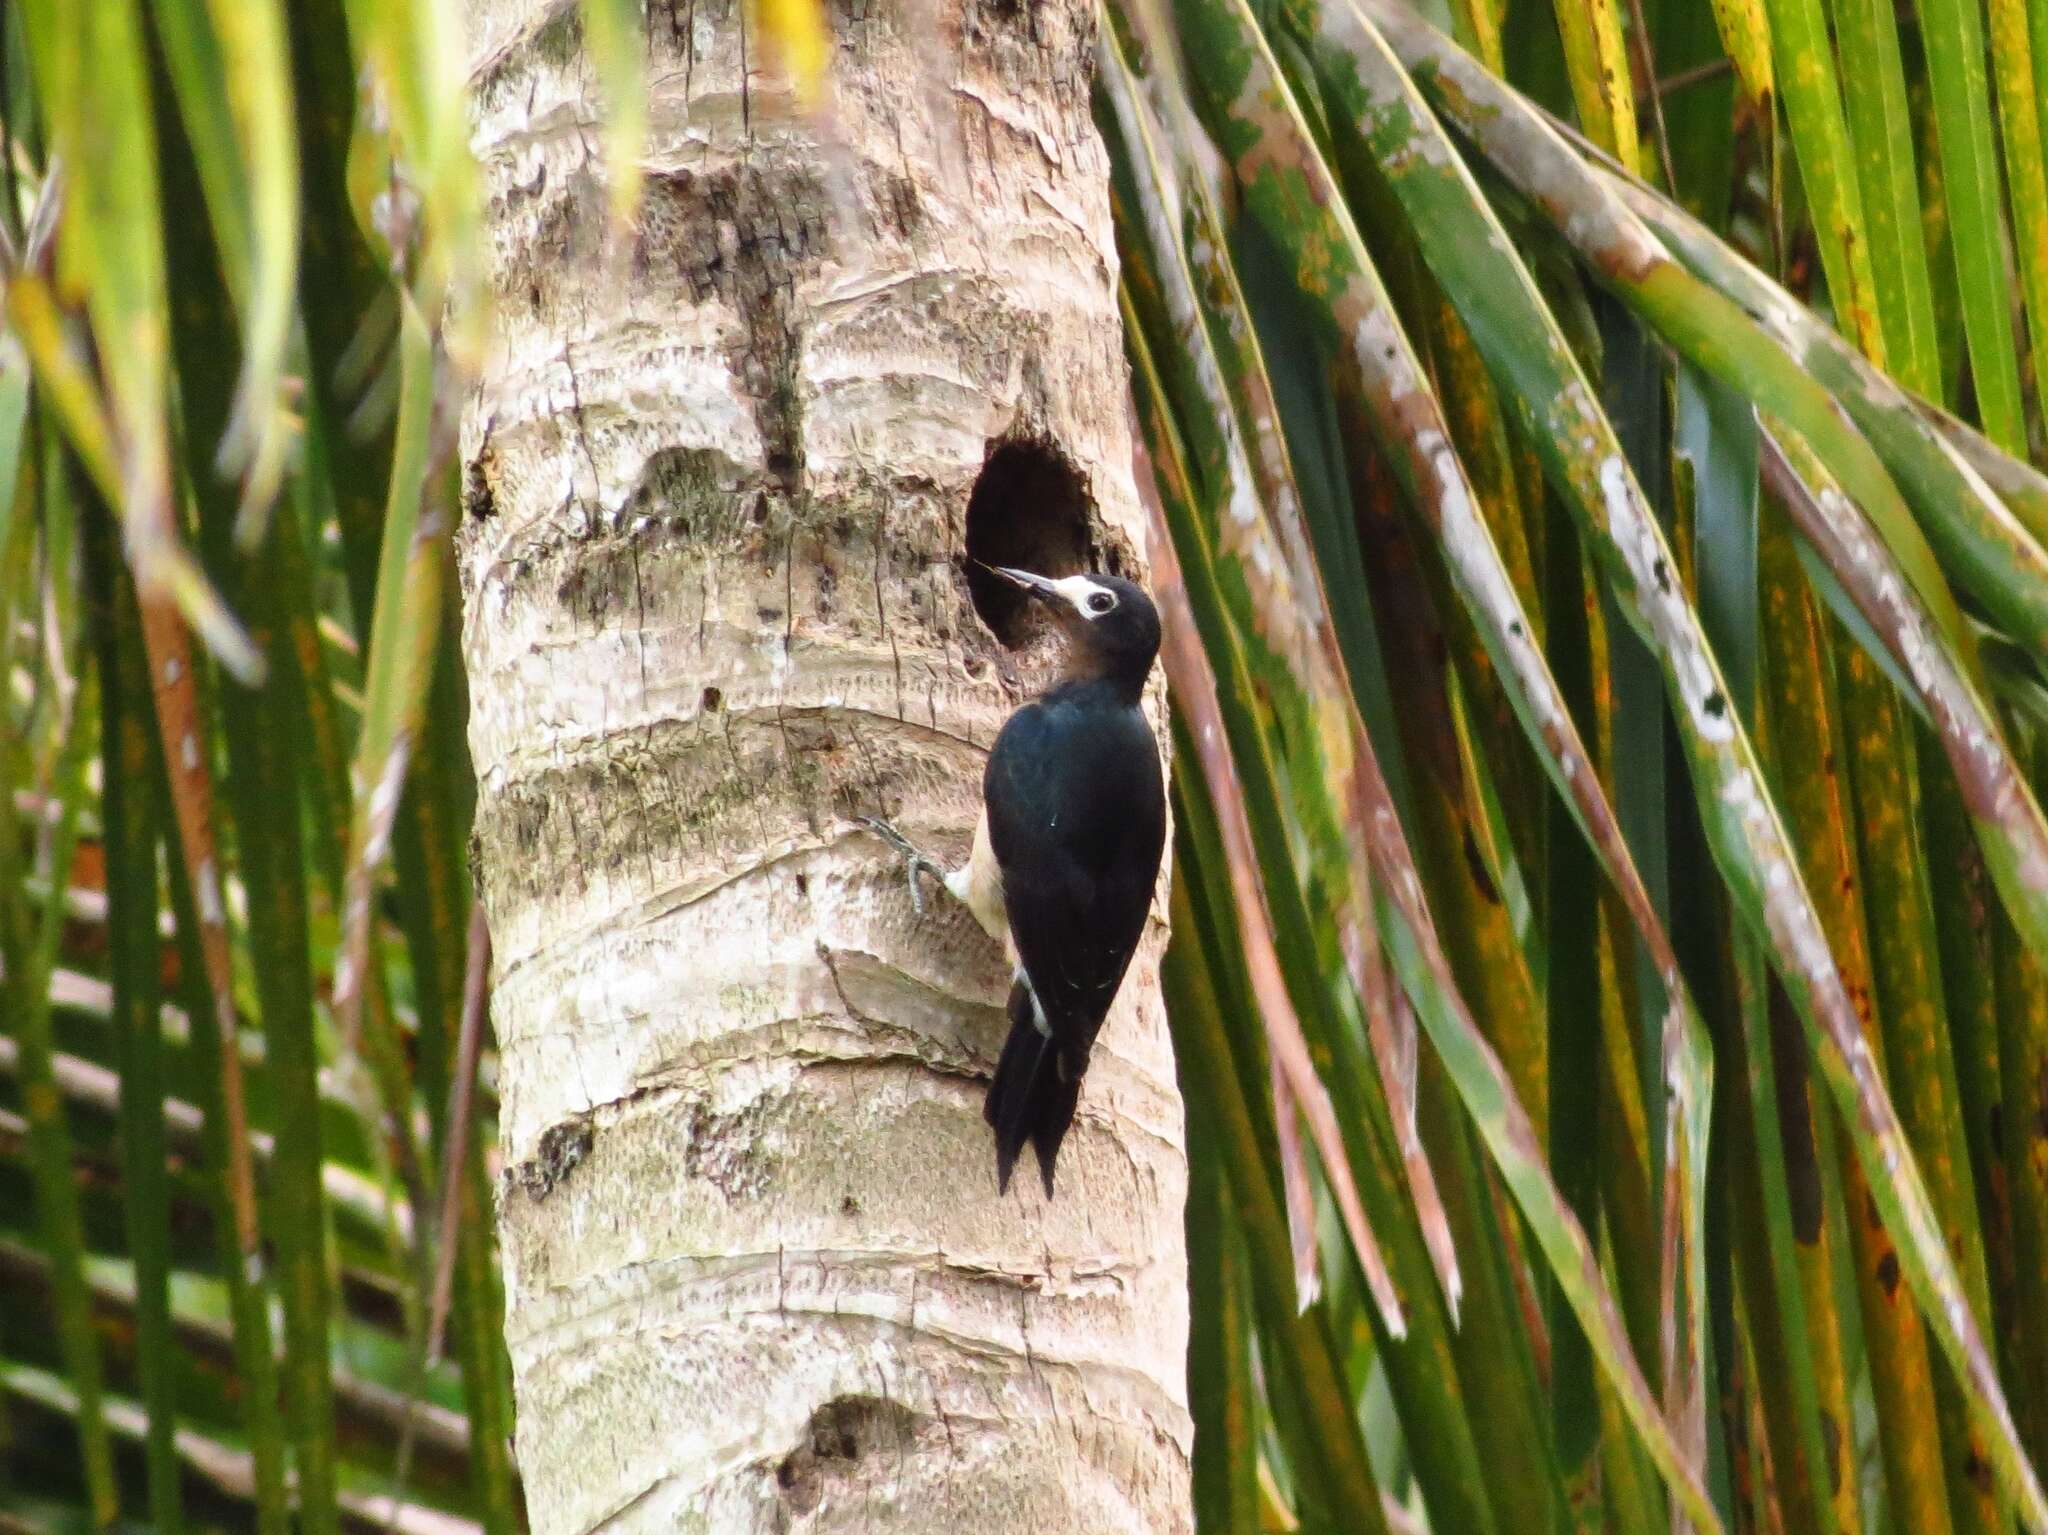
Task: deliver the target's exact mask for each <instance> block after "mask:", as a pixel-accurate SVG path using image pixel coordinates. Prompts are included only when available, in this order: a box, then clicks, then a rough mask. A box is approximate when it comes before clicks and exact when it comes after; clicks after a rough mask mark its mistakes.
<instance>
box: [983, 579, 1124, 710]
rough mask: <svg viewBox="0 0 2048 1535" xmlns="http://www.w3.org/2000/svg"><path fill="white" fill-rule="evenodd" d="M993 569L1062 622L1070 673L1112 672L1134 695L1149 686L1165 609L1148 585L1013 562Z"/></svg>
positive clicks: (1106, 674)
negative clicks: (1049, 572) (1047, 572)
mask: <svg viewBox="0 0 2048 1535" xmlns="http://www.w3.org/2000/svg"><path fill="white" fill-rule="evenodd" d="M988 569H989V570H991V571H993V572H994V573H995V574H996V575H998V576H1000V577H1002V578H1003V579H1004V580H1005V581H1008V582H1010V583H1011V584H1012V585H1015V586H1018V587H1021V588H1022V589H1023V590H1024V591H1025V592H1027V593H1029V594H1030V595H1031V596H1032V597H1033V598H1034V599H1036V600H1037V601H1038V603H1039V604H1040V605H1041V606H1043V607H1044V609H1045V611H1046V612H1047V613H1048V614H1049V615H1050V616H1051V617H1052V620H1053V622H1054V623H1055V624H1057V625H1058V626H1059V629H1060V632H1061V633H1062V634H1064V635H1065V636H1066V637H1067V675H1068V676H1069V677H1108V678H1111V679H1113V680H1115V681H1117V682H1121V683H1124V684H1125V685H1127V686H1128V687H1129V689H1130V690H1131V693H1132V694H1133V696H1135V695H1136V693H1137V692H1138V690H1139V689H1140V688H1142V687H1144V685H1145V678H1146V676H1147V675H1148V674H1149V673H1150V672H1151V670H1152V662H1153V659H1154V658H1155V657H1156V656H1157V655H1158V654H1159V610H1158V609H1157V608H1155V607H1153V606H1152V599H1151V598H1150V597H1148V596H1146V595H1145V589H1144V588H1143V587H1142V586H1139V585H1137V584H1136V583H1135V582H1132V581H1126V580H1125V579H1124V578H1123V577H1122V576H1106V575H1102V574H1100V573H1099V572H1094V571H1091V572H1089V573H1087V574H1085V575H1079V576H1061V577H1059V578H1058V579H1054V578H1053V577H1051V576H1041V575H1038V574H1036V573H1035V572H1032V571H1029V570H1014V569H1012V568H1011V567H1009V566H1007V565H990V566H989V567H988Z"/></svg>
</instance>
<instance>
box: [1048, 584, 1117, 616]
mask: <svg viewBox="0 0 2048 1535" xmlns="http://www.w3.org/2000/svg"><path fill="white" fill-rule="evenodd" d="M1052 589H1053V590H1054V591H1056V592H1058V593H1059V594H1060V600H1061V601H1063V602H1065V603H1067V604H1068V605H1069V606H1071V607H1072V608H1073V610H1074V611H1075V612H1076V613H1079V614H1080V615H1081V616H1082V617H1083V618H1100V617H1102V615H1103V614H1105V613H1114V612H1115V611H1116V604H1117V596H1116V593H1115V592H1114V591H1112V590H1111V589H1110V588H1109V587H1106V586H1104V585H1103V584H1102V583H1101V582H1100V581H1091V580H1089V579H1088V577H1086V576H1065V577H1062V578H1061V579H1060V580H1058V581H1055V582H1053V584H1052ZM1090 598H1096V599H1098V600H1096V601H1095V602H1093V603H1091V602H1090V601H1089V599H1090ZM1100 599H1107V600H1106V601H1104V600H1100Z"/></svg>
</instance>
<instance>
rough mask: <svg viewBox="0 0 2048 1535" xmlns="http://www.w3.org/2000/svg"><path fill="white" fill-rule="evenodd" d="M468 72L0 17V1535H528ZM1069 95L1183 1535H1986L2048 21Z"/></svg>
mask: <svg viewBox="0 0 2048 1535" xmlns="http://www.w3.org/2000/svg"><path fill="white" fill-rule="evenodd" d="M288 12H289V14H287V13H288ZM459 12H460V7H459V6H458V5H457V4H456V3H455V0H427V3H414V0H346V3H343V0H300V3H297V4H294V5H292V6H290V7H286V6H285V5H283V4H282V3H281V0H234V3H225V0H223V3H213V4H201V3H199V0H96V3H94V4H90V5H77V4H72V3H68V0H10V3H9V4H7V5H6V7H5V9H4V23H0V49H4V57H0V125H4V129H5V135H6V138H5V144H4V146H0V147H4V150H5V163H4V165H0V186H4V197H0V229H4V231H5V236H6V238H5V242H4V246H0V262H4V264H5V278H6V322H7V323H6V330H5V333H4V336H0V677H4V680H5V683H6V688H5V694H4V698H0V709H4V711H5V715H4V721H5V723H4V728H0V805H4V806H5V807H6V809H7V813H8V815H9V817H10V819H9V822H8V824H7V828H6V830H7V834H6V835H0V971H4V980H0V1018H4V1030H0V1282H4V1287H5V1292H6V1295H7V1298H8V1303H7V1304H6V1305H4V1306H0V1528H17V1527H18V1528H24V1529H26V1528H37V1529H41V1528H48V1527H72V1526H90V1525H100V1526H106V1525H112V1524H114V1523H117V1522H127V1523H130V1524H134V1525H138V1526H140V1525H150V1526H154V1527H157V1528H161V1529H164V1530H172V1529H176V1528H179V1527H182V1526H185V1525H191V1526H195V1527H225V1528H245V1527H252V1526H253V1527H257V1528H260V1529H263V1530H266V1531H269V1530H281V1529H283V1528H285V1527H286V1526H287V1525H288V1524H289V1523H291V1522H292V1521H293V1520H294V1519H296V1520H297V1521H298V1522H299V1523H301V1524H302V1525H304V1526H305V1527H307V1528H309V1529H332V1528H337V1527H339V1526H341V1525H344V1524H348V1525H362V1526H369V1525H378V1526H389V1527H396V1528H401V1529H410V1530H420V1531H444V1530H445V1531H454V1530H458V1529H468V1528H473V1527H482V1528H486V1529H490V1530H493V1531H497V1530H508V1529H513V1528H516V1527H517V1525H518V1523H519V1512H518V1497H517V1491H516V1487H515V1485H514V1480H513V1469H512V1466H511V1464H510V1460H509V1455H508V1449H507V1433H508V1428H509V1419H510V1406H509V1399H508V1393H507V1390H506V1385H505V1371H504V1367H503V1361H502V1358H501V1349H500V1344H499V1341H498V1319H497V1304H498V1302H497V1297H496V1295H495V1293H494V1286H495V1282H496V1281H495V1275H494V1265H493V1260H492V1257H491V1254H490V1252H489V1245H488V1244H489V1221H488V1209H489V1206H488V1200H489V1186H488V1182H487V1175H486V1168H487V1166H488V1160H489V1146H490V1141H491V1128H490V1127H491V1116H492V1095H491V1069H490V1052H489V1051H488V1049H485V1048H482V1035H483V1032H484V1031H483V1030H482V1029H481V1027H480V1024H481V1006H480V1001H481V985H480V976H481V975H482V973H483V956H484V953H485V950H486V947H487V939H486V938H485V936H484V935H483V933H482V932H481V929H480V927H479V926H477V925H476V924H473V923H472V920H471V915H472V914H471V911H470V904H471V903H470V886H469V879H468V874H467V870H466V867H465V856H466V845H465V844H466V832H467V822H468V805H469V794H470V788H469V768H468V763H467V759H466V756H465V753H464V749H463V734H462V719H463V702H462V681H461V677H460V675H459V667H458V665H457V664H456V657H455V655H454V653H453V647H452V643H451V638H450V634H451V629H452V626H453V624H454V623H455V622H456V621H457V615H456V614H455V612H454V611H453V606H452V604H451V603H449V602H448V601H447V600H446V596H447V582H448V562H447V559H446V547H445V544H446V538H447V534H448V529H449V527H450V525H451V523H452V521H453V519H454V517H455V515H456V511H457V508H458V507H459V505H460V503H461V501H462V498H463V496H464V494H465V491H466V489H467V487H465V486H464V485H463V484H462V483H461V477H460V471H459V468H458V466H457V464H456V462H455V455H454V452H453V424H454V417H455V413H456V411H457V409H458V408H459V405H460V402H461V399H462V394H463V388H464V382H465V379H466V378H467V376H468V374H469V370H470V368H471V366H472V364H473V363H474V361H475V359H476V355H477V347H478V345H479V344H480V338H481V336H482V334H483V329H482V325H483V316H482V314H481V312H480V309H479V306H478V303H477V301H476V292H477V283H476V276H477V272H478V262H479V259H480V258H479V252H478V250H477V236H476V230H477V208H476V205H475V197H476V191H475V176H474V170H473V167H472V166H471V165H470V163H469V161H468V158H467V148H466V107H465V102H464V90H463V86H464V80H463V65H462V62H461V61H462V60H463V59H464V58H465V57H466V50H465V48H464V47H463V45H462V43H461V40H460V36H459V32H460V16H459ZM748 15H749V24H750V25H752V26H754V27H756V28H758V29H759V35H760V36H761V38H762V40H763V43H764V46H765V47H766V48H767V50H768V52H769V54H770V64H769V67H773V68H779V69H781V70H784V71H786V72H788V73H790V74H792V75H794V76H795V78H796V81H797V84H798V87H799V95H800V96H801V98H802V99H804V100H805V101H807V102H809V103H811V106H810V108H809V110H811V111H813V112H815V113H818V114H820V115H821V120H823V121H825V122H827V123H829V112H830V106H829V89H828V83H829V54H830V46H831V44H830V38H829V33H828V31H827V27H826V22H825V19H824V17H823V16H822V15H821V14H820V13H819V12H818V11H817V10H816V9H814V8H811V7H809V6H807V5H806V4H804V3H803V0H761V3H760V4H759V5H757V6H755V7H753V8H752V9H751V10H750V11H749V13H748ZM563 18H564V19H563V22H562V25H563V26H564V27H565V28H567V29H570V31H569V33H568V34H567V35H571V36H573V35H574V33H575V29H578V28H580V31H581V36H582V40H583V43H584V47H585V50H586V53H587V56H588V58H589V59H590V60H591V61H592V67H593V69H594V71H595V73H596V75H597V77H598V83H599V85H600V87H601V90H602V93H603V95H604V97H605V99H606V100H607V101H608V103H609V105H610V112H609V129H608V135H607V139H606V153H607V155H608V157H609V159H610V162H611V165H612V167H613V169H612V173H611V176H610V180H609V184H610V186H611V189H612V196H613V211H614V214H615V216H616V217H617V218H619V219H620V220H623V219H624V218H626V217H628V216H629V214H630V210H631V207H632V203H633V196H634V190H635V178H634V176H633V175H632V174H631V170H632V167H633V165H634V163H635V158H634V157H635V153H636V146H637V142H638V135H639V132H640V126H639V125H640V124H641V123H642V122H643V121H644V105H643V102H642V97H641V95H640V90H641V87H640V84H639V80H640V53H641V46H640V39H641V37H642V21H641V16H640V7H639V6H638V5H637V4H635V3H634V0H584V3H583V5H582V6H581V7H580V9H578V8H575V7H572V6H567V5H565V7H564V10H563ZM1447 33H1454V34H1455V36H1456V38H1457V40H1458V41H1457V43H1453V42H1452V41H1450V39H1449V37H1448V36H1447V35H1446V34H1447ZM1100 76H1101V78H1100V89H1099V112H1098V116H1099V118H1100V120H1101V123H1102V126H1103V131H1104V134H1105V137H1106V139H1107V141H1108V143H1109V144H1110V147H1111V156H1112V161H1113V165H1114V177H1115V180H1114V192H1115V206H1116V212H1117V218H1118V234H1119V240H1120V244H1121V248H1122V252H1123V257H1124V263H1125V266H1124V279H1123V299H1124V305H1125V315H1126V322H1127V327H1128V339H1129V345H1130V351H1131V358H1132V367H1133V393H1134V400H1135V405H1136V410H1137V414H1138V419H1139V421H1140V423H1141V425H1142V428H1143V437H1144V442H1145V449H1146V456H1147V459H1148V462H1149V465H1150V468H1151V471H1152V474H1151V481H1152V483H1151V485H1150V486H1149V487H1147V489H1148V493H1149V494H1151V495H1152V497H1153V499H1154V505H1155V510H1156V513H1157V519H1158V530H1159V532H1160V534H1161V537H1160V538H1159V539H1157V540H1156V541H1155V548H1154V551H1153V558H1154V562H1155V578H1156V584H1157V586H1158V589H1159V592H1160V595H1161V598H1162V601H1163V602H1164V604H1165V605H1166V606H1167V608H1168V609H1169V611H1170V613H1171V614H1172V616H1173V618H1174V620H1175V622H1174V623H1172V624H1171V625H1170V630H1171V639H1172V643H1171V645H1170V649H1169V654H1168V657H1167V664H1168V671H1169V675H1170V678H1171V681H1172V685H1173V691H1174V701H1175V711H1174V713H1175V736H1176V744H1177V747H1178V751H1179V756H1178V767H1177V771H1176V778H1175V808H1176V813H1177V818H1178V826H1179V833H1178V842H1177V854H1178V860H1177V869H1178V876H1177V879H1176V883H1175V887H1174V897H1173V903H1174V907H1173V918H1174V923H1175V929H1176V939H1175V943H1174V946H1173V949H1172V951H1171V955H1170V962H1169V969H1168V988H1169V1000H1170V1003H1171V1009H1172V1014H1173V1022H1174V1029H1175V1034H1176V1044H1177V1049H1178V1054H1179V1059H1180V1064H1181V1070H1182V1073H1183V1087H1184V1090H1185V1093H1186V1097H1187V1102H1188V1112H1189V1119H1190V1136H1189V1141H1190V1146H1191V1152H1192V1159H1193V1166H1192V1173H1193V1179H1192V1186H1193V1197H1192V1199H1191V1203H1190V1209H1189V1214H1188V1224H1189V1234H1190V1255H1191V1260H1192V1266H1193V1274H1192V1280H1193V1287H1194V1295H1193V1299H1194V1337H1193V1342H1192V1347H1191V1361H1190V1363H1191V1375H1192V1378H1193V1382H1194V1393H1195V1409H1196V1419H1197V1441H1196V1467H1195V1469H1196V1496H1197V1510H1198V1516H1199V1521H1200V1526H1201V1528H1202V1529H1203V1530H1205V1531H1243V1530H1251V1529H1255V1528H1278V1529H1289V1528H1295V1527H1297V1526H1299V1527H1303V1528H1309V1529H1338V1528H1342V1529H1346V1530H1355V1529H1356V1530H1367V1531H1372V1530H1378V1529H1382V1528H1385V1529H1390V1530H1405V1529H1409V1528H1416V1527H1428V1528H1433V1529H1435V1530H1438V1531H1443V1532H1450V1531H1457V1532H1466V1531H1478V1532H1486V1531H1497V1532H1500V1535H1510V1532H1519V1531H1524V1530H1539V1529H1542V1530H1562V1529H1574V1530H1577V1529H1585V1530H1592V1529H1613V1530H1618V1531H1636V1530H1648V1529H1652V1528H1656V1529H1665V1528H1669V1527H1671V1524H1672V1520H1673V1519H1674V1517H1677V1518H1683V1519H1685V1520H1687V1521H1689V1522H1690V1523H1691V1524H1692V1525H1693V1527H1694V1528H1696V1529H1700V1530H1708V1529H1717V1528H1719V1529H1752V1530H1759V1531H1781V1530H1782V1531H1786V1532H1793V1535H1805V1532H1808V1531H1828V1530H1838V1531H1845V1532H1846V1531H1863V1530H1867V1531H1873V1532H1874V1531H1880V1530H1885V1529H1893V1530H1899V1531H1912V1532H1915V1535H1926V1532H1933V1535H1940V1532H1944V1531H1949V1530H1957V1531H1963V1530H1973V1531H1974V1530H1987V1531H1988V1530H2001V1531H2002V1530H2012V1529H2014V1528H2016V1527H2019V1528H2029V1529H2033V1530H2036V1531H2040V1530H2044V1529H2048V1503H2044V1500H2043V1495H2042V1491H2041V1486H2040V1483H2039V1480H2038V1476H2037V1474H2036V1472H2035V1470H2034V1469H2033V1468H2034V1467H2037V1466H2040V1465H2041V1464H2043V1463H2044V1459H2048V1454H2044V1451H2048V973H2044V971H2043V969H2042V965H2041V957H2042V956H2044V955H2048V823H2044V821H2043V818H2042V815H2041V811H2040V808H2039V804H2038V801H2037V798H2036V790H2035V787H2034V786H2035V784H2036V782H2037V781H2038V771H2039V769H2041V768H2042V767H2043V766H2044V765H2048V763H2044V761H2043V759H2042V757H2041V744H2040V742H2039V741H2037V736H2038V734H2039V733H2040V732H2041V731H2042V730H2043V728H2044V727H2048V690H2044V677H2043V670H2042V667H2043V660H2044V657H2048V651H2044V643H2048V552H2044V548H2043V545H2044V542H2048V479H2044V478H2043V477H2042V476H2041V475H2040V474H2039V473H2037V472H2036V470H2035V469H2034V468H2032V467H2029V465H2030V463H2031V464H2038V463H2041V462H2043V458H2042V454H2043V450H2044V436H2048V417H2044V413H2043V408H2042V402H2041V395H2040V382H2041V374H2042V367H2041V364H2042V361H2043V359H2044V357H2048V185H2044V172H2043V159H2042V130H2043V127H2044V121H2048V90H2044V84H2048V0H1917V3H1915V4H1912V5H1910V6H1907V5H1900V6H1897V7H1894V6H1893V5H1892V4H1890V3H1884V0H1714V3H1713V4H1712V5H1711V6H1709V5H1708V4H1707V3H1706V0H1629V3H1627V4H1626V5H1624V4H1622V3H1620V0H1555V4H1554V6H1553V5H1549V4H1546V3H1544V0H1457V3H1455V4H1454V5H1453V6H1452V7H1451V9H1450V10H1449V11H1448V12H1443V11H1440V10H1439V11H1412V10H1409V9H1406V8H1404V7H1403V6H1402V5H1401V4H1400V3H1399V0H1287V3H1284V4H1260V3H1254V0H1170V3H1169V0H1120V3H1119V4H1118V5H1117V6H1116V7H1115V8H1113V10H1112V12H1111V13H1110V14H1109V16H1108V17H1107V19H1106V22H1105V28H1104V43H1103V50H1102V60H1101V71H1100ZM359 85H360V87H361V89H360V91H359V90H358V86H359ZM619 227H620V228H621V229H623V228H624V227H625V226H624V225H623V223H621V224H620V226H619ZM1188 620H1192V622H1188ZM401 782H402V783H403V786H404V787H403V792H402V793H400V792H393V791H394V789H395V786H396V785H398V784H399V783H401ZM278 1402H282V1404H283V1406H284V1409H285V1410H284V1411H283V1412H282V1413H279V1412H277V1411H275V1410H273V1405H272V1404H275V1403H278ZM295 1508H296V1510H297V1512H296V1513H294V1511H293V1510H294V1509H295Z"/></svg>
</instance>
